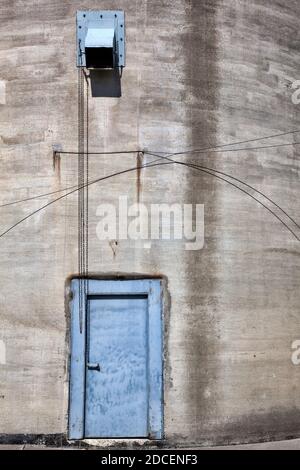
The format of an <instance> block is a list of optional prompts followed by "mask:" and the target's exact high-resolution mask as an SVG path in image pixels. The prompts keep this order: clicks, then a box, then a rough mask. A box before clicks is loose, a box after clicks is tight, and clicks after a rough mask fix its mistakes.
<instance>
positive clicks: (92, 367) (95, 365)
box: [87, 362, 100, 372]
mask: <svg viewBox="0 0 300 470" xmlns="http://www.w3.org/2000/svg"><path fill="white" fill-rule="evenodd" d="M87 368H88V369H89V370H97V371H98V372H100V364H99V363H98V362H88V363H87Z"/></svg>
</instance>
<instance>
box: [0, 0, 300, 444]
mask: <svg viewBox="0 0 300 470" xmlns="http://www.w3.org/2000/svg"><path fill="white" fill-rule="evenodd" d="M89 8H90V9H99V8H102V9H124V10H125V12H126V28H127V66H126V69H125V70H124V74H123V78H122V98H120V99H115V98H93V99H90V120H89V133H90V150H91V151H100V150H105V151H108V150H109V151H111V150H130V149H137V148H140V149H145V148H146V149H151V150H154V151H165V152H169V151H171V152H172V151H174V152H176V151H180V150H185V149H188V148H199V147H210V146H214V145H218V144H220V143H230V142H233V141H244V140H248V139H253V138H258V137H264V136H266V135H272V134H277V133H280V132H285V131H289V130H294V129H298V128H299V129H300V114H299V107H297V106H295V105H294V104H293V103H292V101H291V95H292V92H293V90H292V89H291V84H292V82H293V81H294V80H296V79H298V78H299V73H298V63H299V49H300V44H299V20H298V18H299V15H300V4H299V2H298V1H297V0H269V1H268V2H265V1H263V0H253V1H252V2H249V1H247V0H223V1H222V0H198V1H196V0H173V1H167V0H163V1H161V0H159V1H158V0H140V1H129V0H118V1H115V0H113V1H109V0H103V1H101V2H99V1H92V0H91V1H85V0H83V1H78V0H72V1H68V0H63V1H62V0H53V1H51V2H49V1H45V0H39V1H33V0H28V1H26V2H19V1H16V0H15V1H12V0H9V1H8V0H2V2H1V5H0V19H1V32H0V36H1V37H0V145H1V159H0V178H1V203H4V202H9V201H12V200H17V199H23V198H27V197H30V196H34V195H37V194H42V193H45V192H48V191H56V190H59V189H61V188H64V187H66V186H72V185H74V184H76V182H77V159H76V156H71V155H68V156H67V155H64V156H62V157H61V161H60V164H59V162H58V161H56V164H55V165H54V164H53V152H52V146H53V145H60V146H61V148H63V149H64V150H75V151H76V150H77V71H76V68H75V48H76V41H75V13H76V10H77V9H89ZM299 106H300V105H299ZM298 139H299V137H298V138H297V135H296V134H295V135H288V136H282V137H278V138H276V139H272V140H271V141H269V140H264V141H261V142H258V143H257V142H255V143H254V144H247V145H246V146H249V145H254V146H257V145H258V144H260V145H270V144H274V143H275V144H277V143H284V142H288V143H290V142H297V141H298ZM238 147H240V146H236V148H238ZM180 158H181V159H182V161H186V162H189V161H195V160H196V161H197V162H199V163H200V164H202V165H207V166H210V167H213V168H215V169H218V170H219V171H224V172H226V173H229V174H232V175H234V176H235V177H237V178H240V179H242V180H244V181H246V182H247V183H249V184H251V185H253V186H255V187H256V188H257V189H259V190H261V191H263V192H265V193H266V194H267V195H268V196H269V197H272V198H274V200H275V201H276V202H277V203H278V204H280V205H281V206H282V207H283V208H284V209H285V210H286V211H287V212H288V213H289V214H291V216H293V217H294V218H295V219H296V220H300V207H299V202H298V200H299V199H298V192H299V180H298V173H299V147H297V146H296V145H294V146H288V147H279V148H272V149H264V150H260V151H243V152H241V151H237V152H232V153H228V152H227V153H226V152H219V153H213V152H207V153H203V154H197V155H191V154H189V155H184V156H182V157H180ZM149 160H150V157H147V160H146V161H149ZM136 163H137V160H136V154H132V155H119V156H106V157H103V156H102V157H101V156H99V155H98V156H93V157H91V160H90V166H91V169H90V174H91V175H92V176H93V177H98V176H101V175H107V174H110V173H113V172H115V171H118V170H122V169H126V168H128V167H131V166H135V165H136ZM120 194H121V195H125V194H126V195H128V198H129V203H131V202H136V201H137V200H138V199H139V200H140V201H141V202H144V203H145V204H148V203H149V204H150V203H152V202H181V203H198V204H204V205H205V246H204V248H203V249H202V250H200V251H185V250H184V246H183V243H182V242H180V241H177V242H172V243H167V242H161V241H155V242H153V243H152V246H151V248H150V249H145V248H144V247H143V244H142V243H140V242H134V241H120V242H119V243H118V245H117V247H115V248H116V249H115V253H114V250H112V247H111V245H110V244H109V243H108V242H99V240H98V239H97V237H96V224H97V222H98V220H99V219H98V218H97V216H96V207H97V205H98V204H100V203H102V202H111V203H117V201H118V196H119V195H120ZM52 198H53V197H45V198H42V199H37V200H32V201H28V202H25V203H22V204H19V205H12V206H8V207H5V208H0V211H1V230H0V231H1V232H2V231H4V230H5V229H6V228H8V227H9V226H11V225H12V224H14V223H15V222H16V221H18V220H19V219H21V218H23V217H25V216H26V215H27V214H28V213H29V212H31V211H33V210H35V209H37V208H38V207H39V206H41V205H43V204H45V203H47V202H48V201H50V200H51V199H52ZM277 213H279V212H278V210H277ZM285 220H287V219H286V218H285ZM290 225H291V223H290ZM294 229H295V230H297V228H295V227H294ZM299 247H300V245H299V242H298V241H297V240H296V239H295V238H293V236H292V235H291V233H290V232H288V230H287V229H286V228H285V227H284V226H283V225H282V224H280V222H279V221H278V220H277V219H276V218H275V217H274V216H272V215H271V214H270V213H269V212H268V211H267V210H266V209H264V208H262V207H261V206H260V205H259V204H258V203H257V202H255V201H254V200H253V199H251V198H249V197H248V196H246V195H245V194H244V193H242V192H241V191H239V190H237V189H236V188H233V187H231V186H229V185H228V184H227V183H225V182H223V181H221V180H217V179H216V178H215V177H213V176H211V175H207V174H203V173H200V172H198V171H195V170H191V169H188V168H184V167H181V166H178V165H170V166H165V167H155V168H152V169H147V170H144V171H142V172H141V175H140V180H139V179H138V175H137V174H136V172H132V173H128V174H124V175H122V176H119V177H116V178H114V179H110V180H107V181H105V182H103V183H99V184H96V185H93V186H92V187H91V189H90V270H91V273H92V274H93V275H96V276H97V275H99V276H105V275H106V274H107V273H116V272H122V273H128V274H132V273H137V274H139V273H140V274H146V275H150V276H151V275H158V274H161V275H164V276H166V277H167V279H168V290H169V295H170V309H169V311H168V312H166V318H167V324H166V336H165V345H166V354H167V360H166V379H165V434H166V439H167V441H168V442H177V443H182V444H183V443H189V444H193V443H196V444H203V443H205V442H210V443H227V442H248V441H255V440H258V439H259V440H262V439H271V438H285V437H291V436H299V435H300V393H299V390H298V384H299V374H300V369H299V368H297V367H296V366H294V365H293V364H292V362H291V359H290V357H291V343H292V341H293V340H295V339H297V338H298V337H300V315H299V305H300V290H299V281H300V269H299V268H300V256H299V255H300V249H299ZM0 257H1V263H0V286H1V289H0V309H1V318H0V321H1V330H0V335H1V336H0V339H1V340H2V341H3V342H4V343H5V346H6V363H5V364H1V365H0V384H1V385H0V413H1V418H0V422H1V431H0V432H1V433H2V434H6V435H7V434H8V435H9V434H11V435H15V434H60V433H65V432H66V429H67V411H68V410H67V407H68V381H67V380H68V378H67V356H68V336H67V332H68V310H67V308H66V305H67V300H68V298H67V289H66V282H67V279H68V278H70V277H71V276H75V275H76V274H77V198H76V196H75V195H74V196H70V197H68V198H65V199H62V200H61V201H60V202H57V203H55V204H53V205H51V206H49V207H48V208H47V209H46V210H44V211H41V212H39V213H38V214H36V215H35V216H34V217H32V218H30V219H28V220H26V221H25V222H24V223H22V224H20V225H19V226H18V227H16V228H15V229H14V230H13V231H11V232H10V233H8V234H7V235H6V236H3V237H2V238H0Z"/></svg>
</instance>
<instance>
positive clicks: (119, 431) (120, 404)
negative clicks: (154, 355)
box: [85, 297, 148, 437]
mask: <svg viewBox="0 0 300 470" xmlns="http://www.w3.org/2000/svg"><path fill="white" fill-rule="evenodd" d="M147 350H148V345H147V298H145V297H144V298H134V297H127V298H124V297H119V298H118V297H115V298H109V297H108V298H98V299H97V298H96V299H90V300H89V301H88V308H87V364H98V363H99V366H100V370H97V369H89V368H88V366H87V370H86V400H85V436H86V437H132V436H135V437H138V436H140V437H143V436H144V437H145V436H147V435H148V373H147V368H148V367H147V356H148V354H147Z"/></svg>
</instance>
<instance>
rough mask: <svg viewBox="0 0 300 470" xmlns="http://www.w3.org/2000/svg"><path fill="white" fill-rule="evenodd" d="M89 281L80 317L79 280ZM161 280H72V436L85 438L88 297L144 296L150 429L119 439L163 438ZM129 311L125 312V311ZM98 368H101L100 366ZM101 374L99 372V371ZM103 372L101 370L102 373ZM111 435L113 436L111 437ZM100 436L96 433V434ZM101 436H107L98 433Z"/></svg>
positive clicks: (80, 280) (70, 409)
mask: <svg viewBox="0 0 300 470" xmlns="http://www.w3.org/2000/svg"><path fill="white" fill-rule="evenodd" d="M82 282H87V283H88V286H87V290H86V294H85V299H84V302H83V304H84V308H83V313H82V315H83V318H80V308H79V290H80V283H82ZM162 282H163V281H162V280H161V279H135V280H111V279H110V280H95V279H90V280H87V281H85V280H84V279H73V280H72V281H71V294H72V296H71V298H72V300H71V302H70V312H71V338H70V340H71V360H70V382H69V438H70V439H84V438H86V434H85V411H86V374H87V367H88V366H89V364H88V354H87V316H88V312H87V306H88V301H89V299H92V298H101V297H102V298H108V297H110V296H113V298H117V297H118V296H122V297H124V296H128V297H129V298H130V296H131V297H132V298H133V297H134V296H145V297H146V299H147V311H146V316H147V328H146V334H147V341H146V344H147V376H146V377H147V400H148V401H147V403H148V405H147V406H148V408H147V409H148V411H147V432H146V433H145V434H146V435H144V436H119V435H118V438H124V439H126V438H144V439H162V438H163V311H162V309H163V299H162ZM125 314H126V312H125ZM97 370H98V369H97ZM98 373H99V372H98ZM100 373H101V372H100ZM108 437H109V438H112V436H108ZM94 438H97V439H98V437H97V436H94ZM99 438H105V437H104V436H99Z"/></svg>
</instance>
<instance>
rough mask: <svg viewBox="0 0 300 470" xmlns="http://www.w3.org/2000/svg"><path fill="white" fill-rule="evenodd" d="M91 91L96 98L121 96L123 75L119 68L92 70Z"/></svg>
mask: <svg viewBox="0 0 300 470" xmlns="http://www.w3.org/2000/svg"><path fill="white" fill-rule="evenodd" d="M90 79H91V92H92V97H94V98H100V97H103V98H120V96H121V77H120V73H119V70H117V69H113V70H91V71H90Z"/></svg>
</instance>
